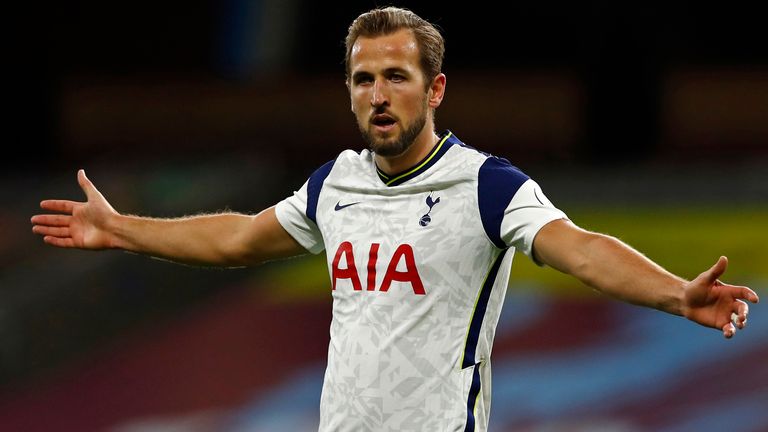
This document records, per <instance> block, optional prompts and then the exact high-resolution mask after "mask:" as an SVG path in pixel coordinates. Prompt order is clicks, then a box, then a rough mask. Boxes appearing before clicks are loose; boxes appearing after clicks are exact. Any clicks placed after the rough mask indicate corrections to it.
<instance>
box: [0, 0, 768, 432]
mask: <svg viewBox="0 0 768 432" xmlns="http://www.w3.org/2000/svg"><path fill="white" fill-rule="evenodd" d="M376 3H377V2H370V1H369V2H347V3H345V2H333V4H328V3H321V2H309V1H300V0H286V1H276V0H262V1H258V0H255V1H248V0H226V1H220V2H214V1H208V2H193V3H189V2H184V3H182V2H143V1H138V2H130V3H120V4H113V3H109V2H107V3H104V2H93V3H90V4H89V3H77V2H76V3H71V2H66V3H62V4H59V5H57V6H52V7H51V8H42V7H41V8H40V9H39V10H32V7H33V6H22V5H16V6H15V7H16V8H19V9H20V10H19V11H18V13H13V14H11V15H13V16H14V17H18V18H14V19H13V20H15V21H16V22H15V24H16V26H14V28H15V29H16V28H18V31H16V32H14V33H15V34H14V37H12V38H8V39H7V44H9V45H10V46H9V49H10V50H9V51H8V52H9V53H10V57H11V58H10V60H11V61H10V64H11V67H10V68H9V69H10V70H9V71H7V72H9V73H10V74H11V75H10V77H9V79H8V81H6V87H8V88H7V90H8V93H9V94H10V95H11V98H10V101H9V102H10V103H8V104H7V105H6V106H7V108H9V109H10V112H11V114H8V115H7V117H6V118H7V120H6V122H7V123H6V130H7V133H6V139H8V140H9V142H7V144H6V146H5V148H6V151H5V152H4V155H3V158H2V161H3V170H2V173H1V174H0V178H1V183H0V197H2V202H4V203H5V205H3V206H2V207H0V222H2V224H3V226H4V227H5V229H4V237H5V238H4V241H3V242H2V243H0V258H1V260H0V262H2V264H0V266H1V267H0V430H3V431H5V430H8V431H51V430H57V431H119V432H154V431H157V432H167V431H193V432H208V431H227V432H231V431H303V430H314V429H315V428H316V424H317V415H318V414H317V411H318V410H317V406H318V403H319V394H320V386H321V382H322V373H323V369H324V364H325V351H326V347H327V342H328V325H329V320H330V295H329V292H330V290H329V287H328V276H327V274H326V269H325V264H324V261H323V258H322V257H308V258H301V259H295V260H290V261H286V262H279V263H270V264H267V265H265V266H263V267H260V268H256V269H239V270H211V269H199V268H191V267H184V266H177V265H172V264H169V263H166V262H162V261H158V260H152V259H149V258H146V257H142V256H135V255H130V254H125V253H121V252H114V251H110V252H101V253H93V252H83V251H62V250H56V249H53V248H49V247H46V246H44V245H43V244H42V242H41V241H40V239H39V238H37V237H36V236H34V235H33V234H31V232H30V226H29V217H30V216H31V215H32V214H35V213H37V211H38V210H37V205H38V202H39V201H40V200H41V199H43V198H50V197H57V198H70V199H77V200H80V199H82V194H81V192H80V190H79V189H78V187H77V185H76V181H75V172H76V170H77V169H78V168H81V167H84V168H86V169H87V171H88V174H89V177H90V178H91V179H92V180H93V181H94V182H95V183H96V185H97V186H98V187H99V188H100V189H101V191H102V192H103V193H104V194H105V195H106V196H107V198H108V199H109V200H110V201H111V202H112V204H113V205H114V206H115V207H116V208H117V209H118V210H120V211H123V212H127V213H134V214H143V215H154V216H161V217H163V216H181V215H187V214H194V213H198V212H210V211H217V210H221V209H232V210H237V211H241V212H256V211H259V210H261V209H263V208H265V207H266V206H269V205H271V204H273V203H275V202H276V201H277V200H279V199H281V198H283V197H284V196H286V195H287V194H289V193H291V192H292V191H293V190H294V189H296V188H298V187H299V186H300V185H301V183H302V182H303V181H304V179H305V178H306V177H307V176H308V175H309V174H310V173H311V172H312V170H313V169H314V168H315V167H317V166H319V165H320V164H322V163H323V162H325V161H327V160H329V159H331V158H333V157H334V156H335V155H336V154H337V153H338V152H339V151H341V150H342V149H344V148H348V147H352V148H356V147H359V145H360V141H359V139H358V133H357V130H356V127H355V125H354V119H353V117H352V115H351V114H350V113H349V108H348V107H349V105H348V103H349V102H348V98H347V95H346V89H345V87H344V85H343V80H342V77H343V67H342V60H343V38H344V36H345V33H346V28H347V26H348V25H349V23H350V22H351V20H352V19H353V18H354V17H355V16H357V15H358V14H359V13H361V12H363V11H365V10H367V9H369V8H370V7H372V6H375V5H376ZM397 4H398V5H400V6H406V7H410V8H412V9H413V10H414V11H415V12H417V13H418V14H420V15H422V16H423V17H425V18H427V19H429V20H430V21H432V22H435V23H437V24H438V25H439V26H440V27H442V29H443V31H444V34H445V36H446V39H447V56H446V63H445V68H444V69H445V72H446V73H447V76H448V91H447V96H446V99H445V101H444V104H443V106H442V107H441V108H440V109H439V111H438V113H437V123H438V127H439V128H441V129H446V128H447V129H451V130H453V131H454V132H455V133H456V134H457V135H458V136H459V137H461V138H462V139H463V140H464V141H466V142H468V143H470V144H471V145H473V146H475V147H477V148H480V149H483V150H485V151H489V152H492V153H495V154H497V155H499V156H503V157H506V158H508V159H510V160H511V161H512V162H513V163H514V164H516V165H518V166H519V167H521V168H522V169H523V170H525V171H527V172H528V173H529V174H531V175H532V176H533V177H534V178H536V179H537V180H539V182H540V183H541V184H542V186H543V188H544V190H545V191H546V192H547V194H548V196H549V197H550V198H551V199H552V200H553V201H554V202H555V203H556V204H558V205H559V207H561V208H562V209H564V210H565V211H566V212H567V213H568V214H569V215H570V216H571V217H572V219H573V220H574V221H575V222H577V223H579V224H580V225H582V226H584V227H586V228H590V229H594V230H598V231H602V232H607V233H610V234H613V235H616V236H617V237H620V238H622V239H623V240H625V241H627V242H628V243H629V244H631V245H633V246H635V247H636V248H638V249H640V250H641V251H643V252H645V253H646V254H647V255H648V256H650V257H651V258H653V259H654V260H657V261H658V262H659V263H661V264H662V265H664V266H666V267H667V268H669V269H670V270H672V271H674V272H676V273H678V274H680V275H682V276H684V277H694V276H696V275H697V274H698V273H699V272H701V271H703V270H704V269H706V268H708V267H709V266H711V265H712V264H713V263H714V262H715V261H716V259H717V258H718V257H719V256H720V255H727V256H729V258H730V259H731V264H730V267H729V269H728V272H727V274H726V276H727V278H726V279H727V280H728V281H730V282H733V283H738V284H744V285H750V286H752V287H754V288H756V289H757V291H758V293H760V294H762V296H763V300H768V290H766V286H768V266H767V265H766V263H768V228H767V227H766V222H768V169H766V167H768V50H766V46H768V36H766V33H765V31H764V27H765V26H764V22H763V18H762V17H763V15H761V14H759V13H757V12H756V11H755V10H750V9H745V8H743V6H736V5H725V4H722V3H719V4H716V5H712V6H706V5H704V4H695V5H693V4H678V5H676V6H675V5H666V6H664V7H655V6H650V5H642V4H638V3H635V4H632V5H631V6H628V5H625V6H618V5H614V4H613V3H609V2H596V3H593V4H590V5H588V6H585V5H569V6H562V5H555V4H550V3H544V4H538V3H532V2H525V3H522V4H515V5H501V4H498V2H494V5H493V6H491V5H490V4H489V5H485V4H484V3H483V2H480V3H473V4H472V5H471V6H467V5H465V4H455V5H454V6H450V5H448V4H446V3H445V2H405V1H404V2H398V3H397ZM21 9H23V10H21ZM11 10H12V11H13V12H16V11H15V10H14V9H13V8H12V9H11ZM11 147H12V148H13V151H11V150H10V148H11ZM507 298H508V300H507V303H508V304H507V305H505V309H504V316H502V319H501V322H500V324H499V330H498V335H497V342H496V345H495V351H494V358H493V361H494V363H493V365H494V389H493V391H494V399H493V410H492V414H491V430H492V431H497V432H498V431H598V430H599V431H670V432H671V431H675V432H677V431H681V432H682V431H721V430H738V431H765V430H768V411H767V410H766V409H765V408H766V407H768V311H766V310H765V307H764V306H763V305H754V306H753V307H752V309H751V310H752V314H751V316H750V326H749V329H748V331H746V332H744V333H743V334H738V335H737V337H736V338H735V339H734V340H731V341H725V340H723V339H722V337H721V336H720V335H719V334H718V332H715V331H712V330H708V329H705V328H700V327H697V326H695V325H692V324H690V323H687V322H685V320H683V319H681V318H677V317H672V316H667V315H665V314H662V313H659V312H656V311H652V310H646V309H641V308H637V307H633V306H629V305H625V304H622V303H618V302H615V301H606V300H605V299H604V298H602V297H600V296H599V295H597V294H595V293H593V292H592V291H591V290H589V289H586V288H585V287H582V286H580V285H579V284H578V283H575V282H574V281H572V280H570V279H568V278H566V277H563V276H561V275H559V274H557V273H556V272H554V271H553V270H550V269H539V268H537V267H535V266H533V265H532V264H531V263H530V262H529V261H528V260H527V259H526V258H525V257H523V256H518V257H517V258H516V260H515V263H514V265H513V273H512V279H511V284H510V288H509V293H508V296H507Z"/></svg>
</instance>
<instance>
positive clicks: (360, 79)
mask: <svg viewBox="0 0 768 432" xmlns="http://www.w3.org/2000/svg"><path fill="white" fill-rule="evenodd" d="M371 82H373V77H371V76H370V75H358V76H356V77H355V84H356V85H363V84H368V83H371Z"/></svg>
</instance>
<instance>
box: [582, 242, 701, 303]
mask: <svg viewBox="0 0 768 432" xmlns="http://www.w3.org/2000/svg"><path fill="white" fill-rule="evenodd" d="M582 251H583V252H582V254H583V255H582V256H581V259H580V260H579V261H578V264H577V265H575V266H573V268H572V269H569V270H570V271H569V273H571V274H572V275H573V276H575V277H576V278H578V279H579V280H581V281H582V282H584V283H585V284H587V285H589V286H591V287H593V288H595V289H597V290H599V291H601V292H604V293H606V294H608V295H611V296H613V297H616V298H618V299H621V300H624V301H627V302H630V303H634V304H638V305H643V306H648V307H653V308H656V309H659V310H663V311H665V312H669V313H673V314H676V315H682V310H681V305H682V301H683V295H684V294H683V290H684V284H685V283H686V281H685V280H683V279H682V278H680V277H678V276H675V275H674V274H672V273H670V272H668V271H667V270H665V269H663V268H662V267H660V266H659V265H657V264H656V263H654V262H653V261H651V260H650V259H648V258H647V257H645V256H644V255H642V254H641V253H639V252H638V251H636V250H634V249H633V248H631V247H630V246H628V245H627V244H625V243H623V242H621V241H620V240H618V239H616V238H613V237H610V236H606V235H602V234H595V233H588V234H587V235H586V243H585V245H584V247H583V249H582Z"/></svg>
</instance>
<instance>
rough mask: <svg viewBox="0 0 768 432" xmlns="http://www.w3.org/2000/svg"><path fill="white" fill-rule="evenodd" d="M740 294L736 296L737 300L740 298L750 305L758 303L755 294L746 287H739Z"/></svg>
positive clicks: (758, 298) (758, 299) (758, 300)
mask: <svg viewBox="0 0 768 432" xmlns="http://www.w3.org/2000/svg"><path fill="white" fill-rule="evenodd" d="M740 288H741V293H740V295H739V296H738V298H742V299H744V300H747V301H751V302H752V303H758V302H760V297H758V296H757V293H756V292H754V291H752V290H751V289H749V288H747V287H740Z"/></svg>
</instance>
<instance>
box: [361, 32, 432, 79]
mask: <svg viewBox="0 0 768 432" xmlns="http://www.w3.org/2000/svg"><path fill="white" fill-rule="evenodd" d="M349 60H350V61H349V66H350V71H351V72H352V73H355V72H356V71H367V72H373V71H375V70H378V69H388V68H392V67H398V68H402V69H418V68H419V60H420V57H419V46H418V44H417V43H416V38H415V37H414V36H413V32H412V31H411V30H408V29H401V30H398V31H396V32H394V33H391V34H388V35H382V36H374V37H363V36H360V37H358V38H357V40H356V41H355V44H354V45H353V46H352V52H351V55H350V58H349Z"/></svg>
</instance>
